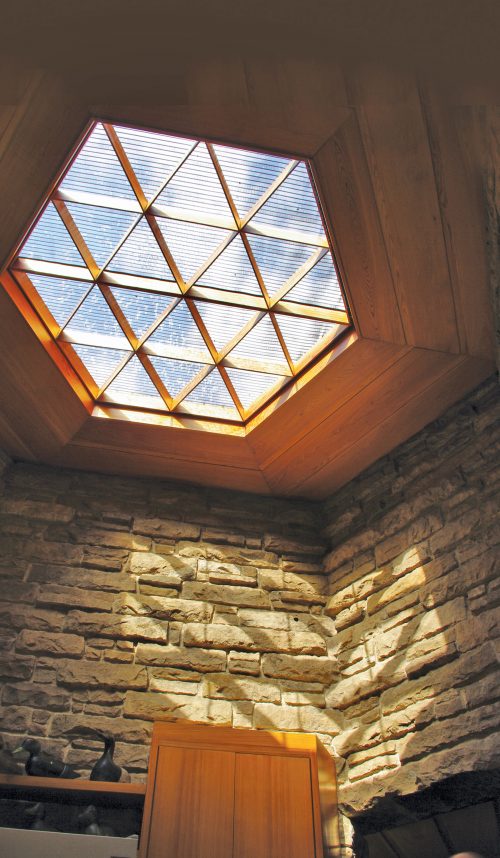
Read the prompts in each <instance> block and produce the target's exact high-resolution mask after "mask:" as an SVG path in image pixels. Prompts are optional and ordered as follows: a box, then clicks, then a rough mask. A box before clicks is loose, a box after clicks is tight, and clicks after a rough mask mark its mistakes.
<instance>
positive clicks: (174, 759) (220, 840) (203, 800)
mask: <svg viewBox="0 0 500 858" xmlns="http://www.w3.org/2000/svg"><path fill="white" fill-rule="evenodd" d="M233 801H234V754H233V753H230V752H229V753H228V752H227V751H209V750H201V749H192V748H173V747H162V746H161V745H160V747H159V749H158V762H157V768H156V779H155V785H154V795H153V802H152V816H151V828H150V832H149V841H148V843H147V844H144V845H143V846H142V848H143V849H144V848H145V849H147V851H146V852H145V853H144V854H146V855H147V858H174V856H175V858H232V855H233V842H232V841H233V837H232V835H233V824H232V818H233V809H234V805H233Z"/></svg>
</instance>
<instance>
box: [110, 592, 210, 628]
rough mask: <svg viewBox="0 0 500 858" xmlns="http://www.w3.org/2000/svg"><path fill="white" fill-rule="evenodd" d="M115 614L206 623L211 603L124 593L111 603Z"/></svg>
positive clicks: (208, 619)
mask: <svg viewBox="0 0 500 858" xmlns="http://www.w3.org/2000/svg"><path fill="white" fill-rule="evenodd" d="M113 608H114V611H115V612H116V613H117V614H133V615H135V616H150V617H156V618H157V619H159V620H173V621H179V622H184V623H188V622H191V623H208V622H210V620H211V618H212V614H213V608H212V606H211V605H207V604H206V603H205V602H196V601H194V600H190V599H179V598H174V599H169V598H166V597H164V596H145V595H144V596H143V595H141V596H135V595H132V594H129V593H125V594H123V595H121V596H118V598H117V599H116V600H115V602H114V605H113Z"/></svg>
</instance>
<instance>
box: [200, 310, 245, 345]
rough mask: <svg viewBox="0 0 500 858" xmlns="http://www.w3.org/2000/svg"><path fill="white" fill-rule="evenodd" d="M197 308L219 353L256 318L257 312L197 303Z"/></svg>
mask: <svg viewBox="0 0 500 858" xmlns="http://www.w3.org/2000/svg"><path fill="white" fill-rule="evenodd" d="M195 304H196V307H197V309H198V311H199V313H200V316H201V318H202V319H203V321H204V323H205V326H206V328H207V330H208V333H209V334H210V337H211V339H212V342H213V344H214V346H215V348H216V349H217V351H218V352H221V351H222V350H223V348H224V346H226V345H227V343H228V342H230V340H232V339H233V337H235V336H236V334H238V333H239V332H240V331H241V329H242V328H243V327H244V326H245V325H246V324H247V322H249V321H250V319H251V318H252V317H253V316H255V310H246V309H244V308H243V307H230V306H227V305H226V304H212V303H210V302H208V301H207V302H205V301H195Z"/></svg>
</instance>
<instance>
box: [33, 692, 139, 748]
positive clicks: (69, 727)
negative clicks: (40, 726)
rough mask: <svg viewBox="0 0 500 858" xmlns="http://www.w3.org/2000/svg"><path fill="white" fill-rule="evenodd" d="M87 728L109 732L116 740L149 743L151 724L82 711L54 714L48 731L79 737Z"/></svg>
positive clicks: (54, 733)
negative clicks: (97, 715)
mask: <svg viewBox="0 0 500 858" xmlns="http://www.w3.org/2000/svg"><path fill="white" fill-rule="evenodd" d="M128 693H130V692H128ZM135 693H137V692H135ZM89 729H90V730H99V731H100V732H101V733H110V734H111V735H112V736H114V738H115V739H116V741H123V742H131V743H138V744H140V745H149V743H150V741H151V733H152V730H153V725H152V724H150V723H148V722H146V721H145V720H143V721H141V720H135V719H134V720H133V721H129V720H128V719H126V718H120V717H117V718H111V717H105V716H99V717H89V716H88V715H84V714H82V713H77V714H75V713H71V714H70V713H67V714H64V715H54V717H53V718H52V720H51V722H50V728H49V733H50V735H51V736H56V737H58V736H68V737H69V736H78V737H81V736H85V735H86V734H87V735H88V733H89ZM92 738H95V735H94V734H92Z"/></svg>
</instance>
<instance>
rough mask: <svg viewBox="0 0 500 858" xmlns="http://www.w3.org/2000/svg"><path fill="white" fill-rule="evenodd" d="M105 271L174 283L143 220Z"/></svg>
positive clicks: (167, 266)
mask: <svg viewBox="0 0 500 858" xmlns="http://www.w3.org/2000/svg"><path fill="white" fill-rule="evenodd" d="M106 270H107V271H116V272H122V273H123V274H135V275H137V276H138V277H156V278H158V279H159V280H169V281H170V282H172V281H173V282H175V277H174V275H173V274H172V272H171V270H170V267H169V265H168V263H167V261H166V259H165V257H164V256H163V253H162V252H161V250H160V247H159V245H158V242H157V241H156V238H155V237H154V235H153V233H152V232H151V229H150V228H149V224H148V222H147V220H146V219H145V218H141V220H140V221H139V223H138V224H137V226H136V227H134V229H133V230H132V232H131V233H130V235H129V236H127V238H126V239H125V241H124V242H123V244H122V246H121V247H120V249H119V251H118V253H116V254H115V256H113V258H112V259H111V261H110V262H109V264H108V265H107V268H106Z"/></svg>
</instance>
